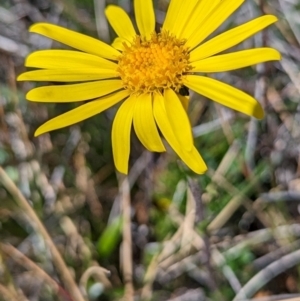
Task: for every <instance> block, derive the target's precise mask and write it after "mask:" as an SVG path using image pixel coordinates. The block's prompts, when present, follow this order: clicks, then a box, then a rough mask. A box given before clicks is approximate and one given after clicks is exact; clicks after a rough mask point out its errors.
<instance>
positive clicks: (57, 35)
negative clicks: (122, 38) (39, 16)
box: [29, 23, 120, 60]
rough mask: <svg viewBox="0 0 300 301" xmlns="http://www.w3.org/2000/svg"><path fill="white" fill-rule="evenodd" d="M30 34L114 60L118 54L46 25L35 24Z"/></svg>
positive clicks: (84, 36) (64, 29)
mask: <svg viewBox="0 0 300 301" xmlns="http://www.w3.org/2000/svg"><path fill="white" fill-rule="evenodd" d="M29 31H30V32H34V33H38V34H41V35H43V36H46V37H48V38H50V39H53V40H55V41H58V42H60V43H63V44H65V45H68V46H70V47H73V48H75V49H78V50H81V51H83V52H87V53H90V54H95V55H98V56H100V57H104V58H107V59H111V60H116V59H117V58H118V57H119V56H120V52H119V51H117V50H116V49H115V48H113V47H111V46H110V45H108V44H105V43H104V42H101V41H100V40H97V39H94V38H92V37H89V36H86V35H84V34H81V33H78V32H76V31H72V30H69V29H66V28H64V27H61V26H57V25H54V24H48V23H37V24H34V25H33V26H31V27H30V28H29Z"/></svg>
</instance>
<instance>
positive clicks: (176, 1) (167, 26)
mask: <svg viewBox="0 0 300 301" xmlns="http://www.w3.org/2000/svg"><path fill="white" fill-rule="evenodd" d="M184 5H185V1H183V0H172V1H170V4H169V7H168V10H167V14H166V18H165V21H164V24H163V27H162V28H163V29H164V30H167V31H170V32H171V33H173V34H175V33H176V26H178V16H179V13H180V11H181V10H182V8H183V6H184Z"/></svg>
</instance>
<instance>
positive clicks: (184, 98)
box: [177, 94, 190, 112]
mask: <svg viewBox="0 0 300 301" xmlns="http://www.w3.org/2000/svg"><path fill="white" fill-rule="evenodd" d="M177 97H178V98H179V100H180V101H181V104H182V106H183V108H184V109H185V111H186V112H187V111H188V108H189V103H190V98H189V96H183V95H180V94H177Z"/></svg>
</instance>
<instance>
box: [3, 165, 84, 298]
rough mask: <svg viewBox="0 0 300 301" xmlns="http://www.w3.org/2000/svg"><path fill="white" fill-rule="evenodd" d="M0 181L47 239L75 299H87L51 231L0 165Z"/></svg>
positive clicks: (64, 280)
mask: <svg viewBox="0 0 300 301" xmlns="http://www.w3.org/2000/svg"><path fill="white" fill-rule="evenodd" d="M0 182H1V183H2V185H3V186H4V187H5V188H6V189H7V191H8V192H9V193H10V194H11V195H12V197H13V198H14V199H15V201H16V202H17V203H18V205H19V206H20V207H21V209H22V210H23V211H24V213H25V214H26V215H27V216H28V218H29V220H30V221H31V225H32V226H33V228H34V229H35V230H36V231H37V232H39V233H40V234H41V235H42V237H43V238H44V240H45V243H46V245H47V246H48V247H49V249H50V252H51V254H52V260H53V263H54V265H55V267H56V269H57V271H58V272H59V275H60V277H61V280H62V282H63V283H64V285H65V287H66V289H67V291H68V292H69V293H70V295H71V296H72V298H73V299H74V301H85V300H84V298H83V296H82V294H81V292H80V291H79V289H78V286H77V285H76V283H75V281H74V279H73V277H72V275H71V273H70V271H69V269H68V267H67V265H66V264H65V262H64V260H63V258H62V256H61V254H60V253H59V251H58V250H57V248H56V246H55V244H54V242H53V240H52V239H51V237H50V235H49V233H48V232H47V230H46V228H45V227H44V225H43V223H42V222H41V221H40V219H39V218H38V216H37V215H36V213H35V211H34V210H33V208H32V207H31V206H30V204H29V203H28V201H27V200H26V199H25V197H24V196H23V195H22V193H21V192H20V190H19V189H18V187H17V186H16V185H15V183H14V182H13V181H12V180H11V179H10V178H9V176H8V175H7V174H6V172H5V171H4V170H3V168H2V167H0Z"/></svg>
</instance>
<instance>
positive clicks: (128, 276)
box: [120, 176, 134, 301]
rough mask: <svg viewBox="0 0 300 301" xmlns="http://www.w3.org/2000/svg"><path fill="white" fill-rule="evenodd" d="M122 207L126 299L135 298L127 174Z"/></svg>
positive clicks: (123, 187)
mask: <svg viewBox="0 0 300 301" xmlns="http://www.w3.org/2000/svg"><path fill="white" fill-rule="evenodd" d="M120 197H121V209H122V213H123V241H122V248H121V259H122V270H123V278H124V282H125V293H124V300H126V301H133V300H134V287H133V282H132V274H133V270H132V266H133V263H132V237H131V225H130V220H131V214H130V211H131V210H130V184H129V179H128V177H127V176H126V177H125V178H123V179H121V180H120Z"/></svg>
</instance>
